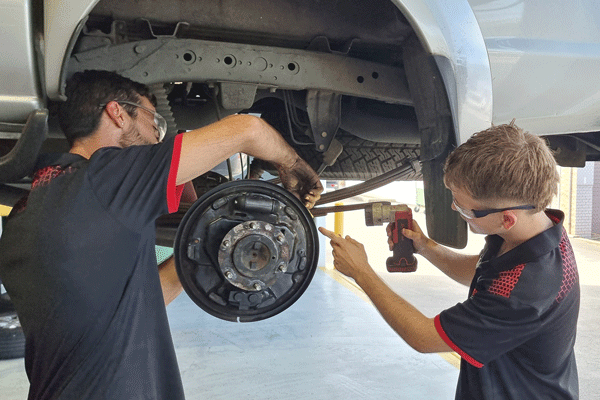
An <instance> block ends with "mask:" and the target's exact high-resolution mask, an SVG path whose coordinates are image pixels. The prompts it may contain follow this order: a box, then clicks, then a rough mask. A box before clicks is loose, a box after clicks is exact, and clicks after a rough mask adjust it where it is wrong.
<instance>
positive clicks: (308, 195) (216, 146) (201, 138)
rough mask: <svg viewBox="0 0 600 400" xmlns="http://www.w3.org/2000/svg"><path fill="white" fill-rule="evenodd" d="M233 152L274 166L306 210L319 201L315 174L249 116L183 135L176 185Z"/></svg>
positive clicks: (234, 117) (269, 129)
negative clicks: (304, 203)
mask: <svg viewBox="0 0 600 400" xmlns="http://www.w3.org/2000/svg"><path fill="white" fill-rule="evenodd" d="M236 153H245V154H248V155H250V156H252V157H256V158H259V159H261V160H265V161H268V162H270V163H272V164H274V165H275V167H276V168H277V170H278V171H279V176H280V178H281V180H282V182H283V184H284V186H285V187H286V188H287V189H289V190H290V191H292V192H293V193H294V194H295V195H296V196H298V197H299V198H300V199H301V200H304V201H305V202H306V205H307V207H309V208H310V207H312V206H313V205H314V203H315V202H316V201H317V200H318V199H319V198H320V193H321V192H322V191H323V186H322V185H321V182H320V180H319V177H318V175H317V174H316V173H315V172H314V171H313V170H312V168H310V166H309V165H308V164H307V163H306V162H305V161H304V160H302V159H301V158H300V157H299V156H298V154H296V152H295V151H294V149H293V148H292V147H291V146H290V145H289V144H288V143H287V142H286V141H285V140H284V139H283V137H281V135H280V134H279V132H277V131H276V130H275V129H274V128H273V127H271V126H270V125H269V124H268V123H266V122H265V121H264V120H262V119H260V118H258V117H254V116H251V115H232V116H229V117H227V118H224V119H222V120H220V121H218V122H215V123H213V124H210V125H208V126H205V127H202V128H199V129H196V130H194V131H190V132H187V133H184V134H183V139H182V147H181V158H180V161H179V169H178V170H177V184H181V183H183V182H187V181H190V180H192V179H194V178H195V177H197V176H199V175H201V174H203V173H205V172H207V171H209V170H211V169H212V168H213V167H214V166H216V165H217V164H219V163H220V162H221V161H223V160H226V159H227V158H229V157H231V156H232V155H234V154H236Z"/></svg>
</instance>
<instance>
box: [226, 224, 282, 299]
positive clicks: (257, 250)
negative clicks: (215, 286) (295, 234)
mask: <svg viewBox="0 0 600 400" xmlns="http://www.w3.org/2000/svg"><path fill="white" fill-rule="evenodd" d="M218 259H219V267H220V269H221V272H222V273H223V276H224V277H225V278H226V279H227V280H228V281H229V282H230V283H231V284H232V285H234V286H236V287H238V288H240V289H244V290H249V291H260V290H263V289H266V288H269V287H271V286H272V285H273V284H275V282H276V281H277V274H278V273H284V272H285V271H286V270H287V265H288V263H289V262H290V244H289V242H288V240H287V239H286V237H285V230H283V229H280V230H278V229H276V228H275V227H274V226H273V225H271V224H269V223H266V222H263V221H249V222H244V223H242V224H239V225H236V226H235V227H234V228H233V229H232V230H230V231H229V232H228V233H227V234H226V235H225V237H224V238H223V241H222V242H221V247H220V248H219V258H218Z"/></svg>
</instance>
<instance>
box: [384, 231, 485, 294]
mask: <svg viewBox="0 0 600 400" xmlns="http://www.w3.org/2000/svg"><path fill="white" fill-rule="evenodd" d="M387 232H388V236H389V235H391V227H390V226H389V225H388V228H387ZM402 234H403V235H404V236H406V237H407V238H409V239H411V240H412V241H413V245H414V247H415V251H416V252H417V254H420V255H422V256H423V257H425V258H426V259H427V260H428V261H429V262H431V263H432V264H433V265H435V266H436V267H437V268H438V269H439V270H440V271H442V272H443V273H444V274H446V275H447V276H449V277H450V278H452V279H453V280H455V281H456V282H458V283H462V284H463V285H466V286H469V285H470V284H471V280H473V276H474V275H475V267H476V266H477V261H478V260H479V256H477V255H467V254H461V253H457V252H455V251H452V250H450V249H449V248H447V247H444V246H442V245H440V244H438V243H436V242H435V241H433V240H431V239H429V238H428V237H427V236H425V235H424V234H423V231H421V228H420V227H419V224H417V222H416V221H414V220H413V230H412V231H411V230H408V229H403V230H402ZM388 243H390V250H391V249H392V247H393V243H391V239H388Z"/></svg>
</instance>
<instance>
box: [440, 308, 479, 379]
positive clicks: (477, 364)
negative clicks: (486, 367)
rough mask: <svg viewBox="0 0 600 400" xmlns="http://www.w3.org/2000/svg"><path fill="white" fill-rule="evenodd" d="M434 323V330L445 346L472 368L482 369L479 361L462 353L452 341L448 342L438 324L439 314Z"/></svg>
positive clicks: (446, 336) (448, 339)
mask: <svg viewBox="0 0 600 400" xmlns="http://www.w3.org/2000/svg"><path fill="white" fill-rule="evenodd" d="M434 323H435V329H436V330H437V333H438V335H440V337H441V338H442V340H443V341H444V342H446V344H447V345H448V346H450V347H451V348H452V350H454V351H455V352H457V353H458V354H459V355H460V356H461V357H462V358H463V359H464V360H465V361H466V362H468V363H469V364H471V365H472V366H474V367H476V368H481V367H483V364H482V363H480V362H479V361H477V360H475V359H474V358H473V357H471V356H470V355H468V354H467V353H465V352H464V351H462V350H461V349H460V348H459V347H458V346H457V345H456V344H454V342H453V341H452V340H450V338H449V337H448V335H446V332H445V331H444V328H442V323H441V322H440V316H439V314H438V315H436V316H435V318H434Z"/></svg>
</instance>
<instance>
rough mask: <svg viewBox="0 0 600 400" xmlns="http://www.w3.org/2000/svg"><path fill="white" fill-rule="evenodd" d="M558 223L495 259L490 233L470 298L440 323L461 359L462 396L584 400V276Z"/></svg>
mask: <svg viewBox="0 0 600 400" xmlns="http://www.w3.org/2000/svg"><path fill="white" fill-rule="evenodd" d="M546 213H547V215H548V216H549V217H550V218H551V219H552V220H553V222H554V223H555V225H554V226H553V227H551V228H550V229H548V230H546V231H544V232H542V233H541V234H539V235H537V236H535V237H533V238H531V239H530V240H528V241H527V242H525V243H523V244H521V245H520V246H518V247H516V248H514V249H512V250H511V251H509V252H507V253H505V254H503V255H501V256H500V257H496V255H497V254H498V251H499V249H500V246H501V245H502V242H503V240H502V239H501V238H500V237H499V236H495V235H493V236H488V237H487V238H486V241H487V244H486V247H485V248H484V250H483V252H482V255H481V258H480V260H479V263H478V266H477V269H476V272H475V277H474V278H473V282H472V283H471V287H470V290H469V293H470V295H471V296H470V297H469V299H468V300H467V301H465V302H463V303H460V304H457V305H456V306H454V307H452V308H450V309H448V310H445V311H443V312H442V313H440V315H438V316H437V317H436V318H435V324H436V328H437V330H438V333H439V334H440V336H441V337H442V338H443V339H444V340H445V341H446V343H447V344H448V345H449V346H450V347H452V348H453V349H454V350H455V351H456V352H457V353H459V354H460V355H461V356H462V361H461V369H460V377H459V382H458V387H457V391H456V399H477V400H483V399H515V400H525V399H577V398H579V395H578V393H579V384H578V378H577V366H576V364H575V353H574V350H573V346H574V344H575V333H576V327H577V317H578V314H579V279H578V273H577V265H576V263H575V257H574V255H573V249H572V248H571V243H570V242H569V238H568V237H567V234H566V232H565V230H564V228H563V226H562V220H563V218H564V215H563V213H562V212H560V211H555V210H548V211H547V212H546Z"/></svg>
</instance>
